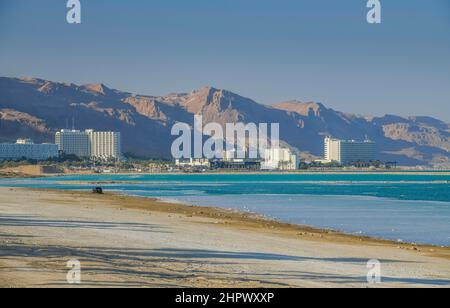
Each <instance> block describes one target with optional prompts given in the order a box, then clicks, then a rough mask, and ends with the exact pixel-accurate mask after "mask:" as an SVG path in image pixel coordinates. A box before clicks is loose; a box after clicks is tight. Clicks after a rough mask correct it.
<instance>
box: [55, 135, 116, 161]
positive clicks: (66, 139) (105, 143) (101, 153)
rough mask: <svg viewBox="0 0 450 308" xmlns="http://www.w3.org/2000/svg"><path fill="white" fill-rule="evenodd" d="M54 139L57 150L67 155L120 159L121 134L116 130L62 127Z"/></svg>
mask: <svg viewBox="0 0 450 308" xmlns="http://www.w3.org/2000/svg"><path fill="white" fill-rule="evenodd" d="M55 140H56V144H57V145H58V147H59V150H60V151H61V152H63V153H65V154H68V155H76V156H78V157H83V158H84V157H89V158H93V159H102V160H121V159H122V144H121V135H120V133H118V132H96V131H94V130H92V129H89V130H85V131H84V132H82V131H79V130H65V129H63V130H61V131H60V132H57V133H56V136H55Z"/></svg>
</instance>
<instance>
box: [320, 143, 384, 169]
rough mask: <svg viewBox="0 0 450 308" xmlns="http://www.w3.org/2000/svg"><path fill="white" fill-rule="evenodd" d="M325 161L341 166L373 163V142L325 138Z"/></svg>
mask: <svg viewBox="0 0 450 308" xmlns="http://www.w3.org/2000/svg"><path fill="white" fill-rule="evenodd" d="M325 160H326V161H329V162H338V163H340V164H342V165H349V164H351V163H360V162H363V163H370V162H373V161H375V142H373V141H370V140H365V141H355V140H339V139H333V138H329V137H327V138H325Z"/></svg>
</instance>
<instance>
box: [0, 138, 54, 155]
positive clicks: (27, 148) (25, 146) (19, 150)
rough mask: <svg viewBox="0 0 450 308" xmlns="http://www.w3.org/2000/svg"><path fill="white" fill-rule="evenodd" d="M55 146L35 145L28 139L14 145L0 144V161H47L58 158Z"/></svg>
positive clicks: (18, 141)
mask: <svg viewBox="0 0 450 308" xmlns="http://www.w3.org/2000/svg"><path fill="white" fill-rule="evenodd" d="M58 154H59V153H58V146H57V145H56V144H45V143H44V144H35V143H34V142H33V141H32V140H30V139H18V140H17V142H16V143H2V144H0V160H19V159H22V158H25V159H34V160H47V159H50V158H56V157H58Z"/></svg>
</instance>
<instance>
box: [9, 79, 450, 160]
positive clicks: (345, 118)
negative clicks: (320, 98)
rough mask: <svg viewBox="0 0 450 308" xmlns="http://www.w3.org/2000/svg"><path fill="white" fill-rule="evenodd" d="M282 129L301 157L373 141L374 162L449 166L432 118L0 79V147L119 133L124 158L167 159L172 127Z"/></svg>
mask: <svg viewBox="0 0 450 308" xmlns="http://www.w3.org/2000/svg"><path fill="white" fill-rule="evenodd" d="M194 114H202V115H203V118H204V122H205V123H207V122H211V121H214V122H218V123H221V124H225V123H228V122H244V123H249V122H254V123H280V137H281V139H282V141H284V142H286V143H287V144H289V145H290V146H291V147H292V148H295V149H297V150H298V151H300V152H301V154H302V156H303V157H305V158H314V157H320V156H322V155H323V138H324V137H325V136H327V135H329V136H333V137H335V138H342V139H357V140H360V139H364V138H365V137H366V136H367V137H368V138H370V139H372V140H374V141H376V142H377V148H378V158H379V159H380V160H382V161H397V162H399V163H400V164H402V165H438V166H439V165H450V126H449V124H448V123H445V122H443V121H440V120H438V119H434V118H430V117H419V116H416V117H409V118H404V117H399V116H395V115H386V116H383V117H362V116H356V115H352V114H346V113H343V112H339V111H335V110H333V109H330V108H327V107H326V106H324V105H323V104H320V103H314V102H311V103H303V102H298V101H289V102H283V103H277V104H274V105H273V106H267V105H262V104H259V103H257V102H255V101H253V100H251V99H249V98H244V97H242V96H239V95H237V94H234V93H232V92H229V91H226V90H218V89H215V88H212V87H205V88H202V89H200V90H197V91H193V92H191V93H179V94H176V93H174V94H169V95H167V96H143V95H133V94H131V93H127V92H122V91H118V90H113V89H110V88H108V87H106V86H105V85H102V84H96V85H82V86H79V85H75V84H65V83H58V82H51V81H46V80H41V79H34V78H22V79H16V78H0V142H12V141H15V140H16V139H17V138H23V137H30V138H32V139H34V140H35V142H54V133H55V132H56V131H57V130H59V129H61V128H66V127H67V125H68V123H69V126H70V127H71V126H72V118H74V119H75V124H76V128H77V129H87V128H92V129H95V130H114V131H120V132H121V133H122V136H123V137H122V138H123V147H124V152H128V153H133V154H134V155H137V156H143V157H152V158H171V155H170V147H171V144H172V141H173V140H174V138H175V137H174V136H171V134H170V130H171V128H172V125H173V124H174V123H176V122H185V123H190V124H192V122H193V115H194Z"/></svg>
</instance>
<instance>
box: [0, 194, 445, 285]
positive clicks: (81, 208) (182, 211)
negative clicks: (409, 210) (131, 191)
mask: <svg viewBox="0 0 450 308" xmlns="http://www.w3.org/2000/svg"><path fill="white" fill-rule="evenodd" d="M72 259H77V260H79V261H80V262H81V267H82V271H81V275H82V276H81V279H82V284H81V286H83V287H450V249H448V248H435V247H427V246H412V245H401V244H396V243H390V242H385V241H377V240H373V239H367V238H358V237H352V236H347V235H342V234H338V233H334V232H328V231H323V230H315V229H311V228H306V227H300V226H292V225H287V224H282V223H277V222H273V221H267V220H264V219H262V218H258V217H254V216H251V215H249V214H240V213H233V212H228V211H225V210H220V209H213V208H200V207H191V206H184V205H177V204H166V203H162V202H159V201H157V200H151V199H143V198H133V197H124V196H117V195H109V194H106V195H92V194H89V193H83V192H62V191H49V190H27V189H16V188H0V287H72V286H73V285H69V284H68V283H67V281H66V275H67V271H68V270H69V269H68V268H67V267H66V265H67V262H68V261H69V260H72ZM370 259H378V260H379V261H380V262H381V273H382V283H381V284H379V285H371V284H368V283H367V279H366V276H367V272H368V269H367V267H366V265H367V261H368V260H370Z"/></svg>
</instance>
